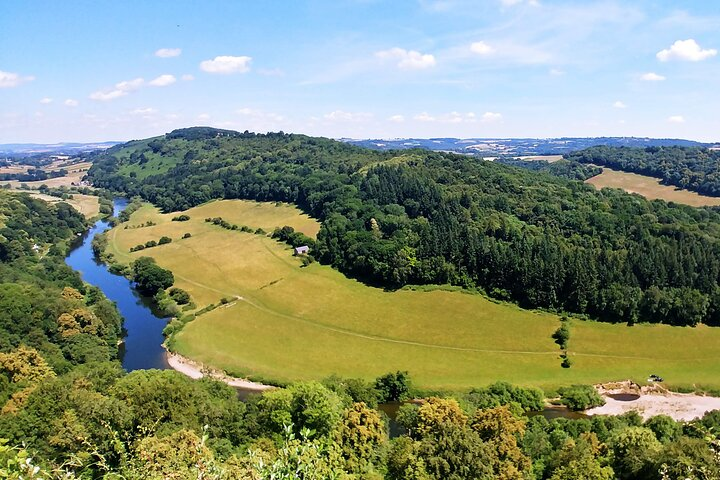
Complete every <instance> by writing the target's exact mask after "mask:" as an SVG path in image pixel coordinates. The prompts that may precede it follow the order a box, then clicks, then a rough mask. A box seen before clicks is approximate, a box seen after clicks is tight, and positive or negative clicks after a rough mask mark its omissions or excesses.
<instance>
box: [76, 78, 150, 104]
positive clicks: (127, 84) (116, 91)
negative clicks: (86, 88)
mask: <svg viewBox="0 0 720 480" xmlns="http://www.w3.org/2000/svg"><path fill="white" fill-rule="evenodd" d="M144 84H145V80H144V79H142V78H135V79H132V80H123V81H122V82H118V83H116V84H115V86H114V87H113V88H106V89H104V90H98V91H95V92H93V93H91V94H90V96H89V98H90V99H91V100H97V101H100V102H107V101H110V100H115V99H116V98H120V97H124V96H125V95H127V94H128V93H130V92H133V91H135V90H137V89H139V88H140V87H142V86H143V85H144Z"/></svg>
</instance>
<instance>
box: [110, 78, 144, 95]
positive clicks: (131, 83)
mask: <svg viewBox="0 0 720 480" xmlns="http://www.w3.org/2000/svg"><path fill="white" fill-rule="evenodd" d="M144 83H145V80H143V79H142V78H135V79H133V80H124V81H122V82H119V83H116V84H115V88H116V89H118V90H121V91H123V92H132V91H133V90H137V89H138V88H140V87H142V86H143V84H144Z"/></svg>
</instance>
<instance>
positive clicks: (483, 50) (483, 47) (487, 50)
mask: <svg viewBox="0 0 720 480" xmlns="http://www.w3.org/2000/svg"><path fill="white" fill-rule="evenodd" d="M470 50H471V51H472V52H473V53H476V54H478V55H490V54H491V53H494V52H495V49H494V48H493V47H491V46H490V45H488V44H487V43H485V42H483V41H480V42H474V43H473V44H472V45H470Z"/></svg>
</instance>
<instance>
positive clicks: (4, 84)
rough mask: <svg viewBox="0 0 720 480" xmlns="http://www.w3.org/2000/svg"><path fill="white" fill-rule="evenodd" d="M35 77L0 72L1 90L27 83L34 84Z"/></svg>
mask: <svg viewBox="0 0 720 480" xmlns="http://www.w3.org/2000/svg"><path fill="white" fill-rule="evenodd" d="M33 80H35V77H33V76H32V75H27V76H22V75H20V74H18V73H12V72H3V71H2V70H0V88H12V87H17V86H19V85H22V84H23V83H26V82H32V81H33Z"/></svg>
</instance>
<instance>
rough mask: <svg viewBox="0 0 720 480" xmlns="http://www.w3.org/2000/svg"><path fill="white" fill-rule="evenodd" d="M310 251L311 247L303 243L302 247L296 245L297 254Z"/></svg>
mask: <svg viewBox="0 0 720 480" xmlns="http://www.w3.org/2000/svg"><path fill="white" fill-rule="evenodd" d="M309 251H310V247H308V246H307V245H303V246H301V247H295V255H307V253H308V252H309Z"/></svg>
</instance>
